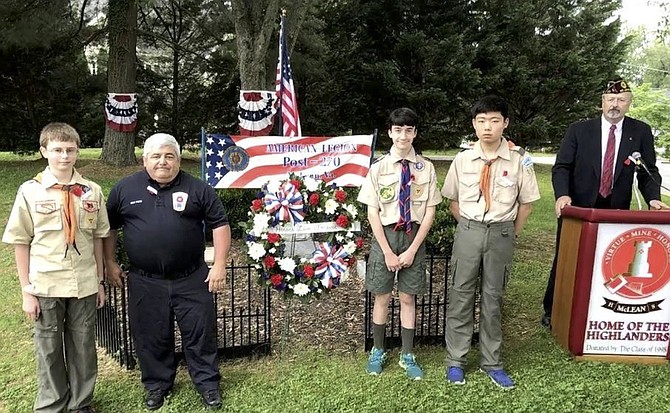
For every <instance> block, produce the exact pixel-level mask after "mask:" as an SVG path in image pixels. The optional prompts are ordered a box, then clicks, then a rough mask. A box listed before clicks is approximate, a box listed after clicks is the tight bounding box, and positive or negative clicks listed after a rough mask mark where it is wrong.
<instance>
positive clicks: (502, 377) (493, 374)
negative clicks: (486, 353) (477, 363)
mask: <svg viewBox="0 0 670 413" xmlns="http://www.w3.org/2000/svg"><path fill="white" fill-rule="evenodd" d="M482 371H484V370H482ZM484 373H486V374H487V375H488V376H489V377H490V378H491V381H492V382H493V383H495V385H496V386H498V387H500V388H501V389H505V390H509V389H513V388H514V380H512V378H511V377H510V376H509V375H507V373H505V370H503V369H498V370H489V371H484Z"/></svg>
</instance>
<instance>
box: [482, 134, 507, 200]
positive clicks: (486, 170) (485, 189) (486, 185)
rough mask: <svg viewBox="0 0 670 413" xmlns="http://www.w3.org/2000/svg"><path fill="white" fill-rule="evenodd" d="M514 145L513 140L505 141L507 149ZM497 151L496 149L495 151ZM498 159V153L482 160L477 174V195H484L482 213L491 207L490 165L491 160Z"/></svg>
mask: <svg viewBox="0 0 670 413" xmlns="http://www.w3.org/2000/svg"><path fill="white" fill-rule="evenodd" d="M514 146H516V145H514V142H512V141H507V147H508V148H509V149H512V148H513V147H514ZM497 152H498V151H497V150H496V153H497ZM497 159H498V155H496V156H495V158H493V159H489V160H488V161H486V162H484V166H483V167H482V172H481V174H480V175H479V196H480V197H481V196H482V195H484V203H485V205H486V206H485V207H484V213H487V212H489V209H490V208H491V192H490V191H489V189H490V187H491V165H492V164H493V162H495V161H496V160H497Z"/></svg>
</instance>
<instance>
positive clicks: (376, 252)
mask: <svg viewBox="0 0 670 413" xmlns="http://www.w3.org/2000/svg"><path fill="white" fill-rule="evenodd" d="M417 125H418V117H417V115H416V113H414V111H412V110H411V109H407V108H401V109H396V110H394V111H393V112H392V113H391V115H390V117H389V129H388V134H389V137H390V138H391V139H392V140H393V146H392V147H391V150H390V151H389V154H388V155H386V156H383V157H381V158H380V159H379V160H378V161H377V162H376V163H374V164H373V165H372V166H371V167H370V171H369V172H368V175H367V178H366V180H365V182H364V183H363V185H362V186H361V190H360V192H359V195H358V201H359V202H361V203H363V204H366V205H367V206H368V220H369V221H370V226H371V227H372V232H373V234H374V239H373V242H372V248H371V250H370V257H369V262H368V267H369V270H368V272H367V276H366V279H365V287H366V289H367V290H368V291H370V292H371V293H373V294H374V295H375V303H374V309H373V314H372V323H373V324H372V330H373V331H372V336H373V340H374V347H373V348H372V350H371V351H370V357H369V359H368V365H367V367H366V371H367V372H368V373H369V374H372V375H377V374H380V373H381V372H382V367H383V364H384V362H385V361H386V357H387V354H386V352H385V351H384V337H385V335H386V333H385V328H386V320H387V316H388V302H389V299H390V298H391V290H392V289H393V284H394V280H395V278H396V276H397V280H398V293H399V298H400V324H401V339H402V350H401V354H400V361H399V364H400V366H401V367H402V368H403V369H405V371H406V373H407V376H408V378H410V379H411V380H420V379H422V378H423V371H422V370H421V368H420V367H419V365H418V364H417V363H416V360H415V357H414V354H413V346H414V330H415V323H416V320H415V317H416V314H415V313H416V307H415V303H414V297H415V295H416V294H423V293H424V290H425V278H426V275H425V273H426V271H425V266H426V263H425V254H426V250H425V245H424V240H425V238H426V235H427V234H428V230H429V229H430V226H431V225H432V223H433V218H434V216H435V206H436V205H438V204H439V203H440V202H441V201H442V197H441V196H440V193H439V191H438V188H437V176H436V174H435V168H434V167H433V164H432V163H430V162H429V161H428V160H426V159H424V158H423V157H421V156H420V155H417V154H416V152H415V151H414V148H413V146H412V142H413V141H414V138H415V137H416V133H417V131H416V127H417Z"/></svg>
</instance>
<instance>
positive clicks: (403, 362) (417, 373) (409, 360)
mask: <svg viewBox="0 0 670 413" xmlns="http://www.w3.org/2000/svg"><path fill="white" fill-rule="evenodd" d="M398 364H399V365H400V367H402V368H403V369H404V370H405V373H406V374H407V378H408V379H410V380H421V379H423V370H421V367H419V365H418V364H416V358H415V357H414V354H412V353H407V354H401V355H400V361H398Z"/></svg>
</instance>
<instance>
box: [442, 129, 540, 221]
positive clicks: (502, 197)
mask: <svg viewBox="0 0 670 413" xmlns="http://www.w3.org/2000/svg"><path fill="white" fill-rule="evenodd" d="M496 156H497V158H496V160H495V161H494V162H493V163H492V164H491V167H490V168H491V169H490V173H489V176H490V183H489V193H490V200H491V201H490V207H489V210H488V212H485V210H486V201H485V197H484V195H483V194H482V193H481V191H480V185H479V183H480V177H481V174H482V168H483V167H484V164H485V163H486V161H487V159H486V158H485V156H484V153H483V152H482V149H481V145H480V144H479V143H477V144H476V145H475V146H474V147H473V148H472V149H467V150H465V151H463V152H460V153H459V154H458V155H456V158H455V159H454V161H453V162H452V164H451V166H450V167H449V172H447V177H446V179H445V180H444V187H443V188H442V195H443V196H444V197H445V198H448V199H450V200H452V201H457V202H458V208H459V211H460V214H461V216H462V217H463V218H465V219H469V220H473V221H479V222H486V223H490V222H507V221H514V220H515V219H516V215H517V212H518V210H519V204H526V203H530V202H533V201H537V200H538V199H540V191H539V189H538V187H537V180H536V178H535V171H534V170H533V162H532V160H531V159H530V156H528V155H527V154H526V153H525V151H524V150H523V149H522V148H520V147H518V146H515V147H513V148H510V147H509V145H508V142H507V140H506V139H505V138H502V141H501V143H500V146H499V147H498V150H497V151H496Z"/></svg>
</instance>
